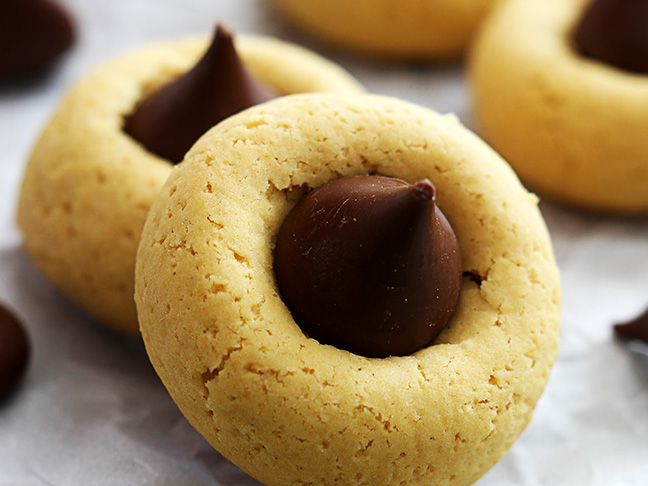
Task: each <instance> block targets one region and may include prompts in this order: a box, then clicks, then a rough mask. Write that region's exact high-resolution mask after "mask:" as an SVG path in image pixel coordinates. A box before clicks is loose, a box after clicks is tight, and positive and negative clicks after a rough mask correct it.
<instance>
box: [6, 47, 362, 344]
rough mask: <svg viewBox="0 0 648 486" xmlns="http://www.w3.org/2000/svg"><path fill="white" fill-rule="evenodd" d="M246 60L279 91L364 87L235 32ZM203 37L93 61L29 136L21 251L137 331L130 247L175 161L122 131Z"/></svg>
mask: <svg viewBox="0 0 648 486" xmlns="http://www.w3.org/2000/svg"><path fill="white" fill-rule="evenodd" d="M237 46H238V50H239V52H240V54H241V57H242V58H243V59H244V61H245V63H246V65H247V66H248V68H249V69H250V70H251V71H252V72H253V73H254V74H255V76H256V77H257V78H258V79H260V80H261V81H263V82H265V83H266V84H267V85H268V86H269V87H271V88H273V89H274V90H275V91H276V92H278V93H279V94H286V93H299V92H306V91H341V92H351V93H357V92H360V91H362V88H361V86H360V85H359V84H358V82H357V81H356V80H355V79H353V78H352V77H351V76H350V75H349V74H348V73H347V72H346V71H344V70H342V69H341V68H340V67H338V66H337V65H334V64H332V63H330V62H329V61H326V60H324V59H323V58H321V57H319V56H317V55H315V54H314V53H311V52H310V51H307V50H304V49H302V48H299V47H297V46H294V45H290V44H287V43H284V42H280V41H277V40H273V39H270V38H256V37H241V38H240V39H238V42H237ZM205 47H206V41H205V40H204V39H189V40H180V41H175V42H167V43H162V44H158V45H154V46H150V47H146V48H143V49H140V50H138V51H136V52H133V53H130V54H127V55H125V56H123V57H119V58H117V59H114V60H112V61H110V62H107V63H106V64H105V65H103V66H101V67H99V68H98V69H97V70H95V71H94V72H93V73H91V74H90V75H89V76H87V77H86V78H85V79H83V80H82V81H81V82H80V83H79V84H78V85H77V86H76V87H74V88H73V89H72V90H71V92H70V93H69V94H68V96H67V97H66V99H65V100H64V101H63V103H62V105H61V106H60V108H59V109H58V112H57V113H56V114H55V115H54V117H53V118H52V120H51V121H50V122H49V124H48V125H47V127H46V128H45V130H44V132H43V133H42V135H41V137H40V139H39V140H38V142H37V143H36V145H35V147H34V149H33V152H32V154H31V157H30V160H29V162H28V164H27V168H26V172H25V176H24V181H23V184H22V189H21V193H20V198H19V202H18V224H19V226H20V228H21V230H22V232H23V236H24V238H23V240H24V245H25V248H26V249H27V252H28V253H29V255H30V256H31V258H32V259H33V261H34V262H35V263H36V265H37V266H38V267H39V268H40V269H41V270H42V271H43V272H44V273H45V275H46V276H47V277H48V278H49V279H50V280H51V281H52V282H53V283H54V284H55V285H56V286H57V287H58V288H59V289H60V290H61V291H62V292H63V293H64V294H65V295H67V296H68V297H69V298H71V299H72V300H73V301H74V302H76V303H77V304H78V305H79V306H81V307H82V308H83V309H85V310H86V311H87V312H89V313H90V314H91V315H92V316H94V317H95V318H96V319H98V320H99V321H102V322H104V323H106V324H108V325H110V326H112V327H114V328H116V329H118V330H120V331H125V332H128V333H132V334H137V333H138V332H139V330H138V324H137V316H136V311H135V304H134V301H133V279H134V268H135V253H136V249H137V244H138V242H139V235H140V232H141V228H142V226H143V224H144V220H145V218H146V214H147V212H148V210H149V207H150V206H151V204H152V202H153V200H154V199H155V197H156V196H157V193H158V191H159V190H160V188H161V187H162V185H163V184H164V181H165V180H166V178H167V176H168V175H169V173H170V172H171V168H172V164H171V163H170V162H169V161H168V160H166V159H163V158H161V157H158V156H156V155H154V154H153V153H151V152H149V151H147V150H146V149H145V148H144V147H143V146H142V144H140V143H138V142H136V141H135V140H134V139H133V138H132V137H130V136H128V135H126V134H125V133H124V131H123V130H122V127H123V125H124V120H125V117H126V116H127V115H129V114H130V113H131V112H132V111H133V110H134V107H135V106H137V104H138V103H139V102H140V100H141V99H142V98H144V97H145V96H146V95H147V94H149V93H151V92H154V91H155V90H156V88H158V87H160V86H161V85H164V84H165V83H167V82H168V81H169V80H170V79H173V78H175V77H177V76H179V75H180V74H181V73H183V72H185V71H186V70H187V69H189V67H190V66H192V65H193V64H194V63H195V62H196V59H197V58H198V57H199V56H200V55H201V53H202V52H203V51H204V50H205Z"/></svg>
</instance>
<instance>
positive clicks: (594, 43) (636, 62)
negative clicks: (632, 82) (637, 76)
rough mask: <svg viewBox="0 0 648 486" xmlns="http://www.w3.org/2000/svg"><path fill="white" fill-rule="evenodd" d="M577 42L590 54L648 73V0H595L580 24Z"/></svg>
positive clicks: (616, 65)
mask: <svg viewBox="0 0 648 486" xmlns="http://www.w3.org/2000/svg"><path fill="white" fill-rule="evenodd" d="M574 42H575V43H576V47H577V49H578V51H579V52H580V53H581V54H583V55H584V56H586V57H590V58H593V59H596V60H599V61H602V62H604V63H607V64H610V65H612V66H615V67H618V68H620V69H625V70H626V71H632V72H637V73H644V74H645V73H648V1H646V0H594V1H593V2H592V3H591V4H590V5H589V6H588V7H587V9H586V10H585V12H584V13H583V15H582V17H581V19H580V22H579V23H578V25H577V26H576V29H575V31H574Z"/></svg>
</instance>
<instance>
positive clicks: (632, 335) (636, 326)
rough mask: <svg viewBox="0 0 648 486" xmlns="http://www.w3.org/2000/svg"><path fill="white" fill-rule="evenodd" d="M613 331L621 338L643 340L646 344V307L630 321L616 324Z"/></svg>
mask: <svg viewBox="0 0 648 486" xmlns="http://www.w3.org/2000/svg"><path fill="white" fill-rule="evenodd" d="M614 332H615V333H616V335H617V336H619V337H620V338H621V339H625V340H637V341H643V342H645V343H646V344H648V309H647V310H646V312H644V313H643V314H642V315H640V316H639V317H637V318H636V319H634V320H632V321H629V322H624V323H622V324H616V325H615V326H614Z"/></svg>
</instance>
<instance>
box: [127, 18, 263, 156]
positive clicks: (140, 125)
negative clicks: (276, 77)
mask: <svg viewBox="0 0 648 486" xmlns="http://www.w3.org/2000/svg"><path fill="white" fill-rule="evenodd" d="M274 97H275V95H274V94H273V93H271V92H270V90H269V89H268V88H266V87H264V86H263V85H262V84H260V83H259V82H258V81H257V80H255V79H254V78H253V76H252V75H251V74H250V72H249V71H248V70H247V68H246V67H245V66H244V65H243V63H242V61H241V59H240V58H239V56H238V54H237V53H236V49H235V48H234V42H233V40H232V34H231V33H230V32H229V31H228V30H227V29H226V28H225V27H223V26H222V25H219V26H218V27H217V29H216V34H215V36H214V39H213V41H212V44H211V45H210V46H209V48H208V49H207V52H206V53H205V54H204V56H203V57H202V59H200V60H199V61H198V63H197V64H196V65H195V66H194V67H193V68H192V69H191V70H190V71H189V72H187V73H186V74H184V75H183V76H181V77H180V78H178V79H176V80H174V81H172V82H170V83H168V84H166V85H164V86H163V87H162V88H160V89H159V90H157V91H155V92H154V93H153V94H151V95H150V96H149V97H148V98H146V99H144V101H142V102H141V103H140V104H139V106H137V107H136V109H135V111H134V112H133V113H132V114H131V115H130V116H128V117H127V118H126V121H125V125H124V131H125V132H126V133H128V134H129V135H131V136H132V137H133V138H135V139H136V140H138V141H139V142H140V143H141V144H142V145H144V146H145V147H146V148H147V149H148V150H149V151H151V152H153V153H155V154H157V155H159V156H160V157H163V158H165V159H168V160H169V161H171V162H174V163H179V162H181V161H182V158H183V157H184V154H185V153H186V152H187V151H188V150H189V149H190V148H191V146H192V145H193V144H194V142H195V141H196V140H198V138H200V136H201V135H202V134H203V133H205V132H206V131H207V130H209V129H210V128H211V127H212V126H214V125H216V124H217V123H218V122H220V121H221V120H224V119H225V118H227V117H229V116H230V115H233V114H234V113H238V112H239V111H242V110H244V109H245V108H249V107H250V106H253V105H256V104H259V103H263V102H264V101H268V100H270V99H272V98H274Z"/></svg>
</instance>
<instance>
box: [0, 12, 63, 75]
mask: <svg viewBox="0 0 648 486" xmlns="http://www.w3.org/2000/svg"><path fill="white" fill-rule="evenodd" d="M74 37H75V34H74V27H73V24H72V20H71V18H70V16H69V15H68V13H67V12H66V11H65V10H64V9H63V7H62V6H61V5H59V4H58V3H56V2H54V1H51V0H2V1H1V2H0V78H1V79H2V80H5V79H12V78H18V77H21V76H28V75H32V74H38V73H39V72H40V71H42V70H45V69H47V68H49V67H50V66H51V65H52V64H53V63H54V61H55V60H56V59H57V58H58V57H59V56H60V55H61V54H63V53H64V52H65V51H67V50H68V49H69V48H70V46H71V45H72V44H73V42H74Z"/></svg>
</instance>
